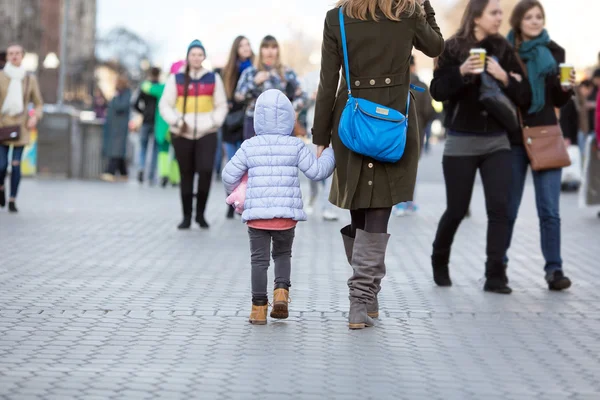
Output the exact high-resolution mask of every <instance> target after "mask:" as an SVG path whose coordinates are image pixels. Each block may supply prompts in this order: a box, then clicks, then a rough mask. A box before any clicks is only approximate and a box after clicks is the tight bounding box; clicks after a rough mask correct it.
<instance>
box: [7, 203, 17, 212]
mask: <svg viewBox="0 0 600 400" xmlns="http://www.w3.org/2000/svg"><path fill="white" fill-rule="evenodd" d="M8 211H10V212H11V213H18V212H19V210H17V205H16V204H15V202H14V201H9V202H8Z"/></svg>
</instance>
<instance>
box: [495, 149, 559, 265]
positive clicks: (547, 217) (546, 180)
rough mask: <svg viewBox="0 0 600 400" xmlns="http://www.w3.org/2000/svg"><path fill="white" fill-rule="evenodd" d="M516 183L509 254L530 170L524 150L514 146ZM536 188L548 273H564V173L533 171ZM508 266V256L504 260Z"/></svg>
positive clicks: (511, 200)
mask: <svg viewBox="0 0 600 400" xmlns="http://www.w3.org/2000/svg"><path fill="white" fill-rule="evenodd" d="M511 153H512V183H511V189H510V191H509V201H508V218H509V223H510V230H509V236H508V245H507V246H506V249H507V253H508V249H509V248H510V244H511V239H512V234H513V229H514V226H515V221H516V220H517V214H518V212H519V206H520V205H521V199H522V197H523V189H524V187H525V179H526V177H527V170H528V167H529V158H528V157H527V152H526V150H525V147H523V146H513V148H512V150H511ZM532 175H533V184H534V187H535V202H536V206H537V213H538V217H539V219H540V234H541V243H542V254H543V255H544V259H545V260H546V265H545V267H544V269H545V271H546V272H552V271H556V270H561V269H562V259H561V256H560V211H559V209H560V183H561V182H560V181H561V177H562V169H551V170H545V171H532ZM504 261H505V262H508V256H505V258H504Z"/></svg>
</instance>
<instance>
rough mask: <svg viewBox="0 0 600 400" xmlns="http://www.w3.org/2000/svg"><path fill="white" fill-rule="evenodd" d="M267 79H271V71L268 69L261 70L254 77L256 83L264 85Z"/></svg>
mask: <svg viewBox="0 0 600 400" xmlns="http://www.w3.org/2000/svg"><path fill="white" fill-rule="evenodd" d="M267 79H269V73H268V72H267V71H260V72H258V73H257V74H256V76H255V77H254V83H255V84H256V85H262V84H263V83H265V81H266V80H267Z"/></svg>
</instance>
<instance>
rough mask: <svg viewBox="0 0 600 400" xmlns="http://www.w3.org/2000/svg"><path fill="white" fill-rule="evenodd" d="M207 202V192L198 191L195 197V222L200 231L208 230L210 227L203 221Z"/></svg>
mask: <svg viewBox="0 0 600 400" xmlns="http://www.w3.org/2000/svg"><path fill="white" fill-rule="evenodd" d="M207 201H208V192H207V191H203V190H200V189H198V195H197V196H196V222H197V223H198V225H200V228H202V229H208V228H210V226H209V225H208V223H207V222H206V219H204V211H205V209H206V202H207Z"/></svg>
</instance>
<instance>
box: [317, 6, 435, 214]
mask: <svg viewBox="0 0 600 400" xmlns="http://www.w3.org/2000/svg"><path fill="white" fill-rule="evenodd" d="M423 9H424V11H423V10H420V11H421V12H418V13H416V14H414V15H411V16H404V17H402V18H401V21H391V20H388V19H386V18H385V16H383V14H382V13H380V15H381V17H380V18H379V21H373V20H369V21H361V20H356V19H352V18H349V17H346V18H345V20H346V36H347V42H348V52H349V62H350V74H351V77H350V80H351V87H352V95H353V96H354V97H357V98H363V99H367V100H370V101H373V102H376V103H379V104H382V105H384V106H388V107H391V108H394V109H396V110H399V111H401V112H402V113H403V114H404V113H405V112H406V99H407V95H408V90H409V83H410V69H409V68H410V56H411V53H412V51H413V46H414V47H415V48H416V49H418V50H421V51H422V52H423V53H425V54H426V55H427V56H429V57H437V56H438V55H440V54H441V53H442V51H443V49H444V39H443V37H442V34H441V32H440V29H439V27H438V26H437V23H436V21H435V13H434V11H433V8H432V7H431V5H430V3H429V1H426V2H425V4H424V6H423ZM343 62H344V59H343V52H342V42H341V34H340V24H339V19H338V9H337V8H335V9H333V10H330V11H329V12H328V13H327V16H326V18H325V28H324V30H323V46H322V58H321V78H320V83H319V89H318V93H317V103H316V106H315V122H314V127H313V142H314V143H315V144H316V145H322V146H327V145H329V144H330V143H331V144H332V146H333V150H334V153H335V158H336V170H335V173H334V177H333V184H332V188H331V195H330V198H329V200H330V201H331V202H332V203H333V204H335V205H337V206H338V207H341V208H345V209H349V210H355V209H363V208H384V207H392V206H393V205H395V204H398V203H401V202H404V201H409V200H412V197H413V192H414V188H415V181H416V176H417V163H418V161H419V152H420V144H419V129H418V119H417V115H416V109H415V107H414V104H415V103H414V101H411V104H410V111H409V123H408V126H409V129H408V133H407V140H406V149H405V152H404V156H403V157H402V159H400V161H398V162H396V163H381V162H378V161H375V160H373V159H370V158H368V157H364V156H362V155H360V154H357V153H354V152H352V151H350V150H349V149H348V148H346V147H345V146H344V145H343V144H342V142H341V141H340V139H339V136H338V132H337V131H338V125H339V121H340V116H341V114H342V111H343V109H344V106H345V104H346V102H347V100H348V93H347V89H346V80H345V78H344V75H343V74H342V78H341V81H340V68H341V67H342V64H343ZM338 82H339V90H338ZM413 100H414V99H413Z"/></svg>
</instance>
